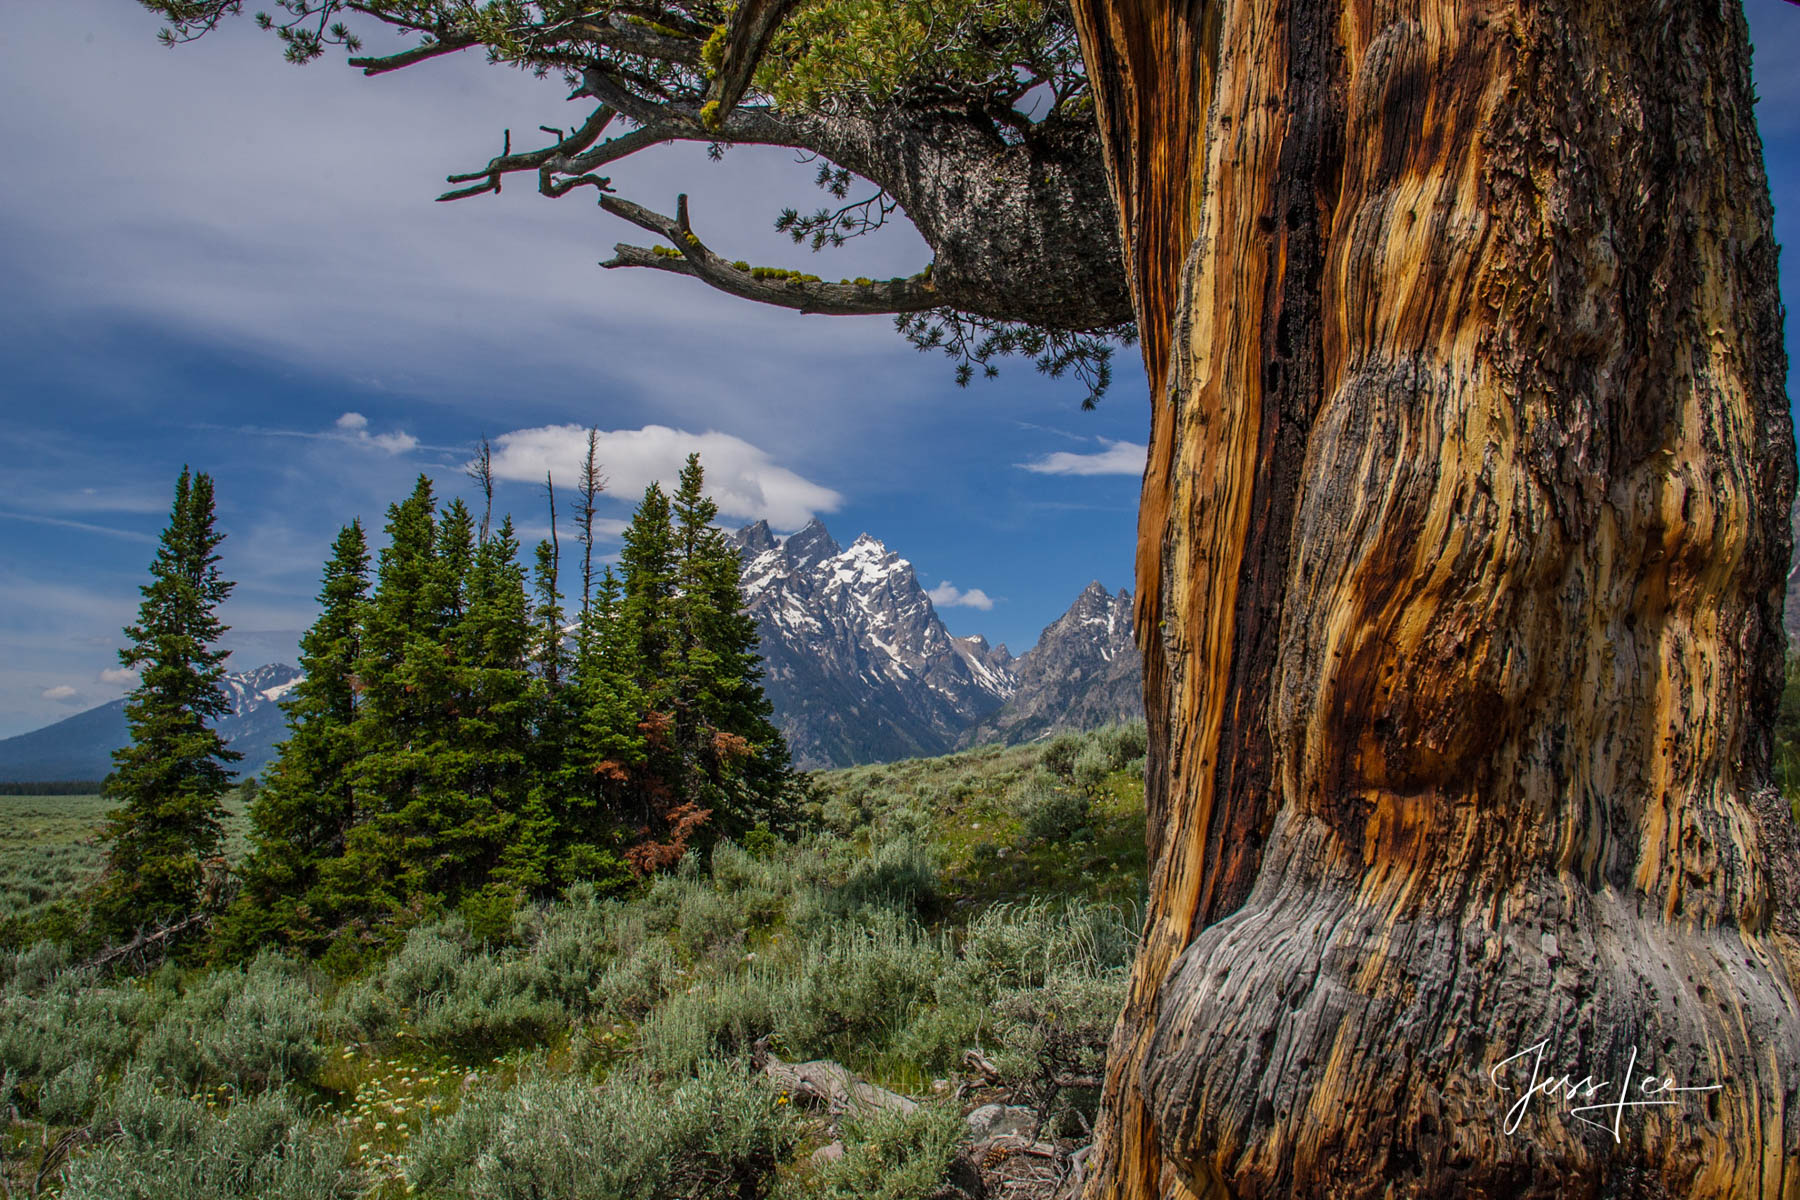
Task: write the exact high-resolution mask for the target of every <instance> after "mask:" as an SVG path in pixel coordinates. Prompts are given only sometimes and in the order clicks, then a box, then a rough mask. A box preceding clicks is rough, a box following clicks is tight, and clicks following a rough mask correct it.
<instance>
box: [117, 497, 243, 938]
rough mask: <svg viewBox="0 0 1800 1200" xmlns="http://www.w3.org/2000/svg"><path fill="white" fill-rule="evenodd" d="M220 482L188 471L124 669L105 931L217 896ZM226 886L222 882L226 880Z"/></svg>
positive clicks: (224, 759)
mask: <svg viewBox="0 0 1800 1200" xmlns="http://www.w3.org/2000/svg"><path fill="white" fill-rule="evenodd" d="M213 519H214V518H213V483H212V477H211V476H209V475H206V474H204V473H201V474H191V473H190V472H189V471H188V469H187V468H186V467H183V468H182V471H181V477H180V478H179V479H178V480H177V481H176V484H175V502H174V506H173V507H172V509H171V510H170V514H169V524H168V527H167V528H166V529H164V530H163V533H162V539H161V542H160V543H159V545H158V548H157V552H156V558H155V560H154V561H153V562H152V563H151V564H150V582H149V583H148V584H147V585H145V586H144V587H143V588H142V589H141V591H142V594H143V597H144V599H143V602H142V603H141V604H140V605H139V607H138V619H137V623H136V624H135V625H130V626H127V627H126V629H125V636H126V638H127V639H129V641H130V645H128V646H127V647H126V648H125V649H123V650H121V651H120V652H119V661H120V662H122V663H123V664H124V665H125V666H127V667H130V668H133V669H135V670H137V671H138V672H139V682H138V685H137V687H136V688H134V689H133V690H132V692H131V694H130V695H129V696H128V697H127V699H126V704H125V716H126V720H127V721H128V722H129V725H130V729H131V743H130V744H129V745H127V746H125V747H124V748H123V749H120V750H117V751H115V752H114V754H113V771H112V774H111V775H109V776H107V779H106V783H105V785H104V788H103V794H104V795H105V796H107V798H109V799H111V800H113V801H116V802H117V804H118V807H116V808H114V809H113V810H112V811H111V812H110V813H108V814H107V822H106V830H105V834H104V836H105V839H106V841H107V843H108V846H107V872H106V877H105V879H104V880H103V882H102V883H101V885H100V887H99V890H98V893H97V894H96V896H95V898H94V915H95V918H96V922H97V924H98V925H99V926H100V927H101V929H102V930H104V931H105V932H106V933H108V934H111V935H114V936H117V935H122V934H124V933H127V932H129V931H130V930H132V929H134V928H139V927H142V926H145V925H150V924H155V923H158V922H166V921H172V920H176V919H178V918H180V917H183V916H186V915H189V914H190V913H193V912H194V911H196V910H197V909H198V908H199V907H200V906H201V905H202V904H203V903H205V902H208V901H210V900H211V899H213V898H214V897H212V896H209V895H207V894H206V893H207V890H208V888H207V873H208V870H209V864H211V863H212V862H213V860H215V858H216V856H217V854H218V850H219V841H220V829H221V824H220V818H221V815H222V813H223V811H224V803H223V802H224V797H225V793H226V791H228V790H229V789H230V787H231V776H232V772H231V770H230V767H229V765H228V764H230V763H233V762H236V761H238V759H239V758H241V757H242V756H241V755H239V754H238V753H237V752H236V751H233V750H230V749H227V748H226V746H225V741H224V739H223V738H221V737H220V736H219V735H218V733H217V732H216V731H215V730H214V729H213V728H212V726H211V725H210V723H209V722H211V721H213V720H215V719H217V718H219V717H222V716H224V715H226V714H227V713H229V712H230V711H231V703H230V701H229V700H228V699H227V698H226V695H225V691H224V689H223V688H222V687H221V686H220V681H221V680H222V679H223V677H224V674H225V668H224V662H225V657H226V655H227V653H228V651H224V650H219V649H216V648H215V647H216V646H217V643H218V641H219V639H220V637H222V636H223V635H224V633H225V632H226V626H225V625H224V624H223V623H221V622H220V620H219V618H218V616H217V613H216V610H217V608H218V606H219V605H220V604H221V603H223V602H224V600H225V599H226V597H228V596H229V595H231V591H232V588H233V586H234V585H233V584H232V583H231V582H230V581H228V580H226V579H225V578H224V577H223V576H222V575H221V574H220V573H219V567H218V564H219V556H218V554H217V553H216V551H217V549H218V546H219V543H220V542H221V541H223V540H224V535H223V534H222V533H219V532H218V531H217V530H216V529H214V527H213ZM221 877H222V876H221Z"/></svg>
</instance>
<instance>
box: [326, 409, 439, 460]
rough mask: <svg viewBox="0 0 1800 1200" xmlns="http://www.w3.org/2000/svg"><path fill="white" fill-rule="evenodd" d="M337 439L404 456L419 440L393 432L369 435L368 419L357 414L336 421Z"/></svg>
mask: <svg viewBox="0 0 1800 1200" xmlns="http://www.w3.org/2000/svg"><path fill="white" fill-rule="evenodd" d="M336 429H337V434H336V435H335V436H336V437H337V438H338V439H340V440H342V441H346V442H350V443H351V444H353V445H357V446H368V447H370V448H372V449H375V450H380V451H383V452H385V453H387V454H405V453H406V452H407V451H408V450H411V449H413V448H414V447H415V446H417V445H418V444H419V439H418V438H416V437H414V436H413V435H412V434H410V433H403V432H401V431H400V430H395V431H394V432H392V433H370V432H369V418H367V417H365V416H363V415H362V414H361V413H359V412H347V413H345V414H344V415H343V416H341V417H339V418H338V419H337V424H336Z"/></svg>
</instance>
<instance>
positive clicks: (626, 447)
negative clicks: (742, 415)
mask: <svg viewBox="0 0 1800 1200" xmlns="http://www.w3.org/2000/svg"><path fill="white" fill-rule="evenodd" d="M493 448H494V478H496V479H508V480H515V481H518V482H522V483H542V482H543V480H544V473H545V472H546V471H548V472H550V473H551V475H552V476H554V478H555V479H556V480H557V481H558V483H559V486H561V487H564V488H567V489H570V490H573V488H574V486H575V480H576V479H577V478H578V477H579V476H580V473H581V464H582V459H583V457H584V456H585V455H586V453H587V430H585V429H583V428H582V427H581V426H579V425H544V426H540V427H538V428H536V429H516V430H514V431H513V432H511V433H503V434H501V435H500V436H499V437H497V438H495V439H494V441H493ZM597 451H598V457H599V460H600V466H601V470H602V472H603V473H604V474H605V475H606V480H607V484H606V490H607V492H608V494H610V495H612V496H615V497H617V498H619V499H622V500H626V501H628V502H629V501H635V500H636V499H637V498H638V496H639V495H641V494H642V493H643V491H644V489H645V488H647V487H649V486H650V484H651V482H652V481H659V482H661V483H662V485H663V487H664V488H665V489H670V488H672V487H673V486H674V483H675V477H676V475H677V474H679V473H680V471H681V466H682V463H683V462H684V461H685V460H686V458H687V456H688V454H689V453H692V452H698V453H699V455H700V465H701V466H702V467H704V468H705V469H706V491H707V494H708V495H710V496H711V497H712V498H713V500H714V502H716V503H717V504H718V506H719V514H720V515H721V516H724V517H733V518H741V519H744V520H755V519H757V518H759V517H760V518H763V519H765V520H767V521H768V522H769V523H770V524H771V525H774V526H775V527H776V528H778V529H797V528H799V527H800V526H801V525H804V524H805V523H806V522H807V521H808V520H809V519H810V518H811V517H812V516H813V515H814V514H816V513H821V512H834V511H836V510H837V508H838V506H839V505H840V504H842V503H843V499H844V498H843V497H842V496H840V495H839V494H838V493H836V492H834V491H832V490H831V489H830V488H828V487H821V486H820V485H819V484H816V483H813V482H811V481H810V480H807V479H803V478H802V477H801V476H799V475H797V474H795V473H794V472H792V471H790V470H788V469H787V468H786V467H781V466H776V465H775V463H774V462H773V461H771V459H770V458H769V456H768V454H767V453H766V452H765V451H763V450H761V449H760V448H758V447H756V446H753V445H751V444H750V443H749V442H746V441H744V440H743V439H742V438H738V437H733V436H731V435H730V434H728V433H719V432H716V431H709V432H707V433H688V432H686V431H685V430H680V429H671V428H669V427H668V426H666V425H646V426H644V427H643V428H642V429H611V430H606V429H603V430H601V431H600V438H599V443H598V447H597Z"/></svg>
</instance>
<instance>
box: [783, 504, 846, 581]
mask: <svg viewBox="0 0 1800 1200" xmlns="http://www.w3.org/2000/svg"><path fill="white" fill-rule="evenodd" d="M781 547H782V549H783V550H785V551H786V552H787V556H788V559H789V561H790V562H792V563H793V564H794V567H795V569H796V570H801V571H805V570H808V569H810V568H812V567H815V566H817V565H818V564H819V563H822V562H824V561H825V560H826V559H828V558H832V557H835V556H836V555H838V554H841V553H843V547H842V546H839V545H838V544H837V543H836V542H835V541H833V540H832V537H831V534H830V532H829V531H827V530H826V528H825V522H823V521H821V520H819V518H817V517H814V518H813V519H812V520H810V521H808V522H807V523H806V524H805V525H803V526H801V527H800V529H799V531H798V532H796V533H790V534H789V535H788V536H787V539H786V540H785V541H783V542H782V543H781Z"/></svg>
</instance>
